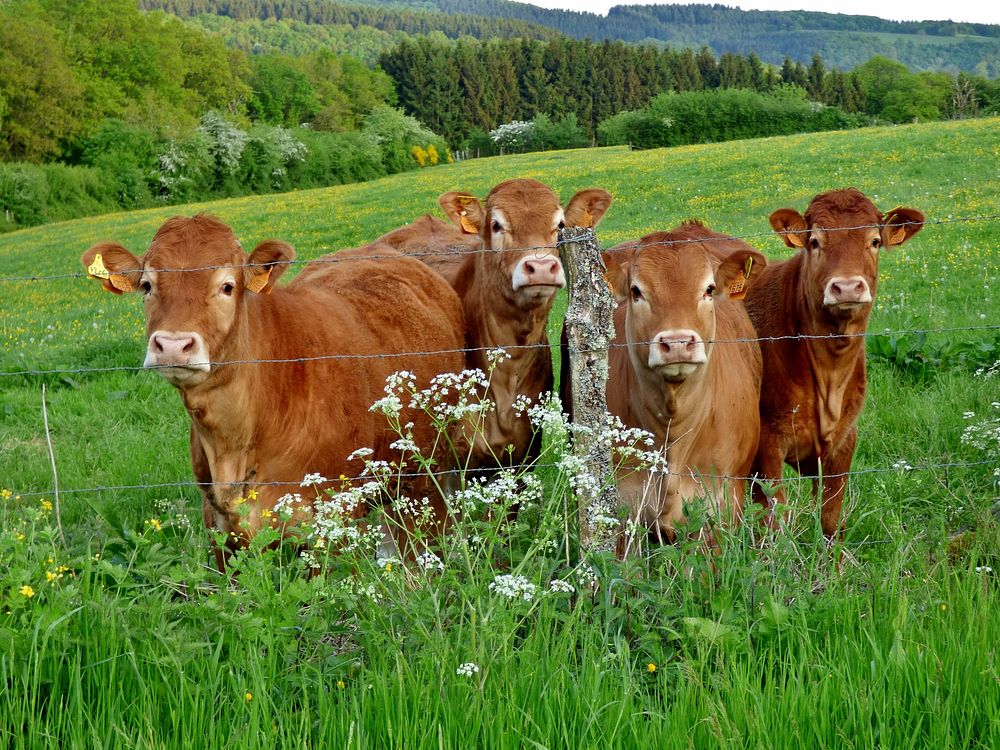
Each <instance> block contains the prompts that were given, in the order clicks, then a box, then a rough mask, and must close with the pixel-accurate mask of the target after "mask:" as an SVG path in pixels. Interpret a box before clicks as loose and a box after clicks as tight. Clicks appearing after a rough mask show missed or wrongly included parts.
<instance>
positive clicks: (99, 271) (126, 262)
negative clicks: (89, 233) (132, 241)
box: [80, 242, 142, 294]
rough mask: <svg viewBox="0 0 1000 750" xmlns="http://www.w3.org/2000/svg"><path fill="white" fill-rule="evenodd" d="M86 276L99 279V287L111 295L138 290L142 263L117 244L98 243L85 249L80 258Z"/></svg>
mask: <svg viewBox="0 0 1000 750" xmlns="http://www.w3.org/2000/svg"><path fill="white" fill-rule="evenodd" d="M80 262H81V263H83V267H84V268H86V269H87V275H88V276H90V277H91V278H95V279H100V281H101V286H103V287H104V288H105V289H106V290H107V291H109V292H112V293H113V294H121V293H123V292H131V291H134V290H137V289H138V288H139V279H140V278H141V277H142V261H141V260H139V259H138V258H136V257H135V256H134V255H132V253H130V252H129V251H128V250H126V249H125V248H124V247H122V246H121V245H119V244H118V243H117V242H99V243H97V244H96V245H92V246H90V247H89V248H87V249H86V250H85V251H84V253H83V255H82V256H81V257H80Z"/></svg>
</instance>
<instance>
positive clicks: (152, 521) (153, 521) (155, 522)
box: [146, 518, 163, 531]
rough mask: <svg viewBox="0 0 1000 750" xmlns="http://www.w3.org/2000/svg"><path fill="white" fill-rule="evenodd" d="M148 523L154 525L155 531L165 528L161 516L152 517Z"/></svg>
mask: <svg viewBox="0 0 1000 750" xmlns="http://www.w3.org/2000/svg"><path fill="white" fill-rule="evenodd" d="M146 523H147V524H149V525H150V526H152V527H153V530H154V531H162V530H163V524H162V523H160V519H159V518H150V519H149V520H148V521H146Z"/></svg>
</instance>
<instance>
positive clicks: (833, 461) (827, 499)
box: [821, 427, 858, 539]
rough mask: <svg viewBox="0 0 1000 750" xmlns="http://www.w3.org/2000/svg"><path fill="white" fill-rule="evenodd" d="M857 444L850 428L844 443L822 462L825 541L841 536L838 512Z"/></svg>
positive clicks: (853, 432)
mask: <svg viewBox="0 0 1000 750" xmlns="http://www.w3.org/2000/svg"><path fill="white" fill-rule="evenodd" d="M857 442H858V430H857V428H856V427H852V428H851V431H850V432H849V433H848V434H847V435H846V436H845V438H844V441H843V442H842V443H841V444H840V445H839V446H838V447H837V448H836V449H835V450H833V451H831V452H830V453H829V455H828V456H827V457H826V459H825V460H824V461H823V466H822V468H823V497H822V503H823V505H822V507H823V510H822V516H821V520H822V523H823V535H824V536H826V538H827V539H834V538H839V537H840V536H842V535H843V531H844V529H843V526H842V524H841V522H840V511H841V507H842V506H843V504H844V492H845V490H846V489H847V473H848V472H849V471H850V470H851V461H852V460H853V459H854V448H855V446H856V445H857Z"/></svg>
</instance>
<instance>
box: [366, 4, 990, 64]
mask: <svg viewBox="0 0 1000 750" xmlns="http://www.w3.org/2000/svg"><path fill="white" fill-rule="evenodd" d="M357 1H360V2H364V3H366V4H369V5H374V6H389V7H394V8H398V9H402V8H406V9H409V10H413V11H428V10H434V11H439V12H444V13H463V14H474V15H479V16H488V17H491V18H495V19H502V20H504V21H507V22H511V21H522V22H527V23H530V24H534V25H539V26H546V27H549V28H552V29H555V30H557V31H559V32H561V33H563V34H566V35H568V36H572V37H576V38H590V39H595V40H596V39H620V40H622V41H627V42H641V41H657V42H661V43H666V44H670V45H672V46H682V47H693V48H696V49H697V48H700V47H702V46H707V47H709V48H710V49H712V50H713V51H714V52H715V53H716V54H718V55H721V54H724V53H726V52H730V53H733V54H742V55H746V54H749V53H750V52H754V53H756V54H757V56H758V57H760V58H761V59H762V60H763V61H764V62H768V63H772V64H774V65H780V64H781V63H782V61H783V60H784V58H785V57H790V58H791V59H792V60H795V61H801V62H808V61H809V60H810V58H811V57H812V56H813V55H814V54H819V55H820V56H821V57H822V58H823V59H824V60H825V61H826V62H827V64H828V65H830V66H832V67H834V68H838V69H840V70H849V69H851V68H855V67H857V66H858V65H860V64H862V63H864V62H865V61H867V60H869V59H870V58H871V57H873V56H874V55H883V56H885V57H888V58H891V59H894V60H898V61H899V62H901V63H903V64H904V65H906V66H907V67H908V68H910V69H911V70H917V71H920V70H935V71H950V72H958V71H965V72H970V73H976V74H977V75H984V76H988V77H996V76H998V75H1000V26H998V25H995V24H968V23H954V22H951V21H947V20H935V21H919V22H917V21H906V22H903V21H888V20H885V19H881V18H876V17H874V16H853V15H845V14H839V13H818V12H810V11H744V10H740V9H738V8H729V7H726V6H724V5H718V4H715V5H696V4H692V5H648V6H631V7H629V6H623V5H619V6H615V7H613V8H611V10H610V12H609V13H608V15H607V16H606V17H605V16H600V15H597V14H594V13H581V12H576V11H564V10H550V9H545V8H537V7H535V6H533V5H527V4H525V3H517V2H511V0H470V1H469V2H466V1H464V0H357ZM940 13H941V14H942V15H943V16H946V15H947V8H946V7H942V9H941V11H940Z"/></svg>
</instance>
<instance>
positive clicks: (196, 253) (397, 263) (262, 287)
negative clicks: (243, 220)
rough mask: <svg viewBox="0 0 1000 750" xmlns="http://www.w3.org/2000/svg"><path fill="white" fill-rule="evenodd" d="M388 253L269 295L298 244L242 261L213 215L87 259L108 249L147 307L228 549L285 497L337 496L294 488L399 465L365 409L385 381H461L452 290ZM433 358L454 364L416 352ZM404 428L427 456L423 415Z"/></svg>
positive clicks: (416, 488)
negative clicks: (380, 464)
mask: <svg viewBox="0 0 1000 750" xmlns="http://www.w3.org/2000/svg"><path fill="white" fill-rule="evenodd" d="M382 250H383V254H384V255H385V256H386V257H384V258H381V259H379V260H378V261H373V260H359V259H356V260H352V261H351V262H344V263H332V264H315V265H316V267H314V268H310V267H307V269H306V270H305V271H304V272H303V273H302V274H300V275H299V277H298V278H297V279H295V280H294V281H293V282H292V283H291V284H289V285H287V286H284V287H278V286H274V282H275V280H276V279H277V277H278V275H280V273H281V272H282V271H283V270H284V268H285V263H287V261H288V260H291V258H292V257H293V252H292V250H291V248H290V247H289V246H287V245H285V244H284V243H280V242H275V241H269V242H265V243H262V244H261V245H260V246H258V248H257V249H255V250H254V252H253V253H252V254H251V255H250V256H249V257H248V256H247V255H246V254H245V253H244V252H243V251H242V249H241V248H240V247H239V245H238V243H237V242H236V240H235V238H234V237H233V234H232V232H231V231H230V229H229V228H228V227H227V226H226V225H224V224H222V223H221V222H219V221H218V220H217V219H214V218H212V217H208V216H196V217H194V218H191V219H188V218H182V217H175V218H173V219H170V220H169V221H168V222H167V223H166V224H164V225H163V227H161V229H160V230H159V232H157V234H156V236H155V237H154V239H153V243H152V245H151V246H150V248H149V250H148V251H147V252H146V253H145V254H144V255H143V256H141V257H140V258H136V257H135V256H133V255H132V254H131V253H129V252H128V251H127V250H126V249H125V248H123V247H121V246H120V245H114V244H113V243H102V244H101V245H96V246H94V247H92V248H90V249H89V250H88V251H87V252H85V253H84V256H83V263H84V266H88V267H93V263H94V257H95V255H96V254H97V253H98V252H101V254H102V256H103V257H102V262H103V264H104V266H105V267H106V269H107V270H108V272H109V275H110V274H114V273H122V274H125V273H127V274H128V278H130V279H131V280H132V286H133V288H134V289H135V290H136V291H138V292H139V293H141V294H142V295H143V298H144V303H145V308H146V319H147V333H148V334H149V336H150V341H149V345H148V348H147V366H156V367H159V368H161V369H159V372H161V374H163V375H164V377H166V378H167V379H168V380H169V381H170V382H171V383H172V384H173V385H175V386H176V387H177V388H178V390H179V391H180V395H181V398H182V400H183V402H184V406H185V408H186V409H187V411H188V415H189V416H190V418H191V458H192V467H193V470H194V473H195V476H196V478H197V479H198V481H199V482H210V485H209V486H207V487H203V488H202V490H203V495H204V517H205V522H206V525H207V526H209V527H210V528H213V527H214V528H216V529H218V530H220V531H223V532H225V533H226V534H228V535H229V536H230V546H238V545H240V544H245V543H246V542H247V541H248V540H249V539H250V538H252V537H253V536H254V534H255V533H256V532H257V531H258V530H260V529H261V528H262V527H265V526H267V525H274V524H276V523H277V518H276V517H275V516H274V515H273V514H271V513H270V511H271V509H272V508H273V507H274V505H275V503H276V501H277V500H278V499H279V498H280V497H281V496H282V495H284V494H286V493H290V492H299V493H301V494H302V495H303V497H304V498H305V499H306V500H307V503H306V505H307V506H308V501H310V500H312V499H313V498H314V497H315V494H313V493H316V492H317V491H318V490H320V489H323V488H325V487H329V486H338V487H339V485H340V483H339V482H338V481H331V482H328V483H325V484H323V485H321V486H319V487H317V488H316V489H300V487H299V483H300V482H301V481H302V479H303V477H304V476H305V475H306V474H309V473H319V474H321V475H322V476H324V477H328V478H330V479H331V480H337V478H338V477H340V476H341V475H346V476H348V477H354V476H357V475H358V473H359V471H360V469H361V468H362V465H361V464H360V463H359V462H358V461H356V460H355V461H351V462H349V461H348V460H347V457H348V455H349V454H350V453H352V452H353V451H355V450H356V449H358V448H362V447H368V448H372V449H374V451H375V453H374V456H373V457H374V458H376V459H383V460H397V461H398V460H400V458H401V455H400V453H399V451H396V450H393V449H390V447H389V444H390V443H392V442H393V441H394V440H395V439H396V435H395V433H393V432H392V431H391V430H390V429H388V424H387V422H386V419H385V417H384V416H382V415H379V414H373V413H371V412H369V410H368V408H369V406H371V404H372V403H373V402H375V401H376V400H378V399H379V398H381V397H382V396H384V395H385V394H384V390H383V388H384V385H385V379H386V377H387V376H388V375H389V374H391V373H393V372H396V371H399V370H410V371H412V372H414V373H415V374H416V378H417V381H418V384H426V383H427V381H429V380H430V378H431V377H433V376H434V375H437V374H439V373H442V372H455V371H459V370H461V369H462V366H463V364H464V362H463V357H462V354H461V352H460V349H461V346H462V338H461V335H462V330H463V322H462V311H461V305H460V303H459V300H458V297H457V296H456V295H455V293H454V291H453V290H452V289H451V287H449V286H448V285H447V284H446V283H445V282H444V280H443V279H441V278H440V277H439V276H438V275H437V274H435V273H433V272H432V271H431V270H430V269H428V268H427V267H426V266H424V265H423V264H421V263H419V262H417V261H415V260H413V259H411V258H405V257H403V256H399V255H398V254H395V253H394V251H392V250H391V249H390V248H383V249H382ZM390 255H395V256H396V257H388V256H390ZM168 269H169V270H168ZM195 269H197V270H195ZM265 274H266V278H265V279H264V280H261V276H263V275H265ZM252 289H259V292H260V293H255V292H254V291H251V290H252ZM423 351H429V352H434V351H439V352H445V353H441V354H435V355H430V356H415V355H412V354H409V352H423ZM327 355H335V356H333V357H330V358H325V357H327ZM359 355H360V356H359ZM366 355H374V356H366ZM392 355H401V356H392ZM335 357H353V358H335ZM310 358H315V359H310ZM259 360H282V361H281V362H275V363H264V364H260V363H256V361H259ZM220 363H232V364H220ZM164 365H166V367H163V366H164ZM402 421H403V422H406V421H413V422H414V427H413V437H414V440H415V442H416V443H417V444H418V445H419V446H421V447H423V448H424V449H425V450H426V448H427V447H428V446H430V445H431V444H432V443H433V441H434V437H435V436H434V434H433V431H432V428H431V426H430V425H429V423H428V421H427V419H426V418H422V417H421V415H420V414H412V413H407V411H405V410H404V413H403V415H402ZM269 483H287V484H285V486H280V485H279V486H273V485H271V484H269ZM405 489H406V490H409V491H412V492H414V493H424V494H426V493H427V492H428V488H427V487H424V486H421V485H419V484H414V485H413V486H410V487H407V488H405ZM254 495H255V497H254ZM417 496H418V497H419V496H421V495H419V494H418V495H417ZM244 498H247V500H246V505H245V507H243V508H241V507H240V506H241V505H242V504H243V500H242V499H244ZM435 510H436V511H437V513H438V517H437V520H438V521H443V511H442V509H441V508H440V507H437V508H435ZM364 512H365V509H363V508H358V509H357V510H356V514H363V513H364ZM219 559H220V564H221V556H220V558H219Z"/></svg>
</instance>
